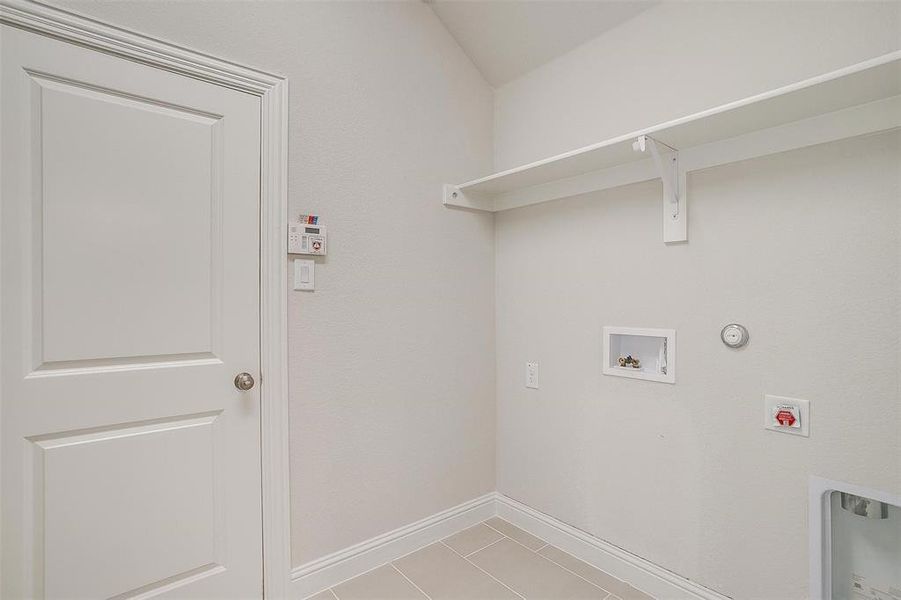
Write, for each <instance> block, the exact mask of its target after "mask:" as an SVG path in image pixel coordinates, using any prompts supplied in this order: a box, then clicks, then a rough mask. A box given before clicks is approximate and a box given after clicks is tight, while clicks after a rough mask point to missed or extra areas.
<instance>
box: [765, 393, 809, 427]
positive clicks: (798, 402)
mask: <svg viewBox="0 0 901 600" xmlns="http://www.w3.org/2000/svg"><path fill="white" fill-rule="evenodd" d="M780 405H786V406H792V407H797V409H798V414H799V417H798V420H799V421H800V422H801V426H800V427H788V426H785V425H780V424H779V422H778V421H776V419H775V417H774V416H773V415H774V411H775V408H776V407H777V406H780ZM763 427H764V429H769V430H770V431H778V432H779V433H789V434H791V435H800V436H803V437H810V401H809V400H803V399H801V398H787V397H785V396H771V395H770V394H766V395H764V397H763Z"/></svg>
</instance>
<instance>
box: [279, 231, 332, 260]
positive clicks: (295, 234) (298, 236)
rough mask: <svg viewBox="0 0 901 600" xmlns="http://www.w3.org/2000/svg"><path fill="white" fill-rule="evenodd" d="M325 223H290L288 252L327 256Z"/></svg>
mask: <svg viewBox="0 0 901 600" xmlns="http://www.w3.org/2000/svg"><path fill="white" fill-rule="evenodd" d="M326 250H327V246H326V233H325V225H311V224H308V223H291V224H290V225H288V254H312V255H314V256H325V253H326Z"/></svg>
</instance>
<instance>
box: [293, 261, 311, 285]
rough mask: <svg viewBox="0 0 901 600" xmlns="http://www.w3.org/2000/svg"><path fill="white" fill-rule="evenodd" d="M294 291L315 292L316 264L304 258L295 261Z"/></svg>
mask: <svg viewBox="0 0 901 600" xmlns="http://www.w3.org/2000/svg"><path fill="white" fill-rule="evenodd" d="M294 289H295V290H303V291H310V292H311V291H313V290H315V289H316V263H315V262H314V261H312V260H307V259H303V258H295V259H294Z"/></svg>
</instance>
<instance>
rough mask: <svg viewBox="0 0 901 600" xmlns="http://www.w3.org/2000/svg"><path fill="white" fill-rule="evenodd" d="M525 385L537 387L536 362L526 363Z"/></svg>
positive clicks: (534, 388) (535, 388) (532, 387)
mask: <svg viewBox="0 0 901 600" xmlns="http://www.w3.org/2000/svg"><path fill="white" fill-rule="evenodd" d="M526 387H527V388H531V389H533V390H537V389H538V363H537V362H527V363H526Z"/></svg>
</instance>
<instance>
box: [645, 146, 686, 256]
mask: <svg viewBox="0 0 901 600" xmlns="http://www.w3.org/2000/svg"><path fill="white" fill-rule="evenodd" d="M632 148H633V149H634V150H635V151H637V152H647V151H650V153H651V157H652V158H653V159H654V165H655V166H656V167H657V172H658V173H660V180H661V181H662V182H663V241H664V242H684V241H687V240H688V219H687V216H688V215H687V204H688V203H687V201H686V200H687V198H686V193H685V192H686V189H685V188H686V185H685V184H686V179H685V171H683V170H681V169H679V151H678V150H676V149H675V148H673V147H671V146H668V145H666V144H664V143H663V142H661V141H659V140H655V139H654V138H652V137H651V136H649V135H642V136H639V137H638V139H637V140H635V142H634V143H633V144H632ZM661 148H662V149H663V150H662V152H661ZM661 154H663V156H661Z"/></svg>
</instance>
